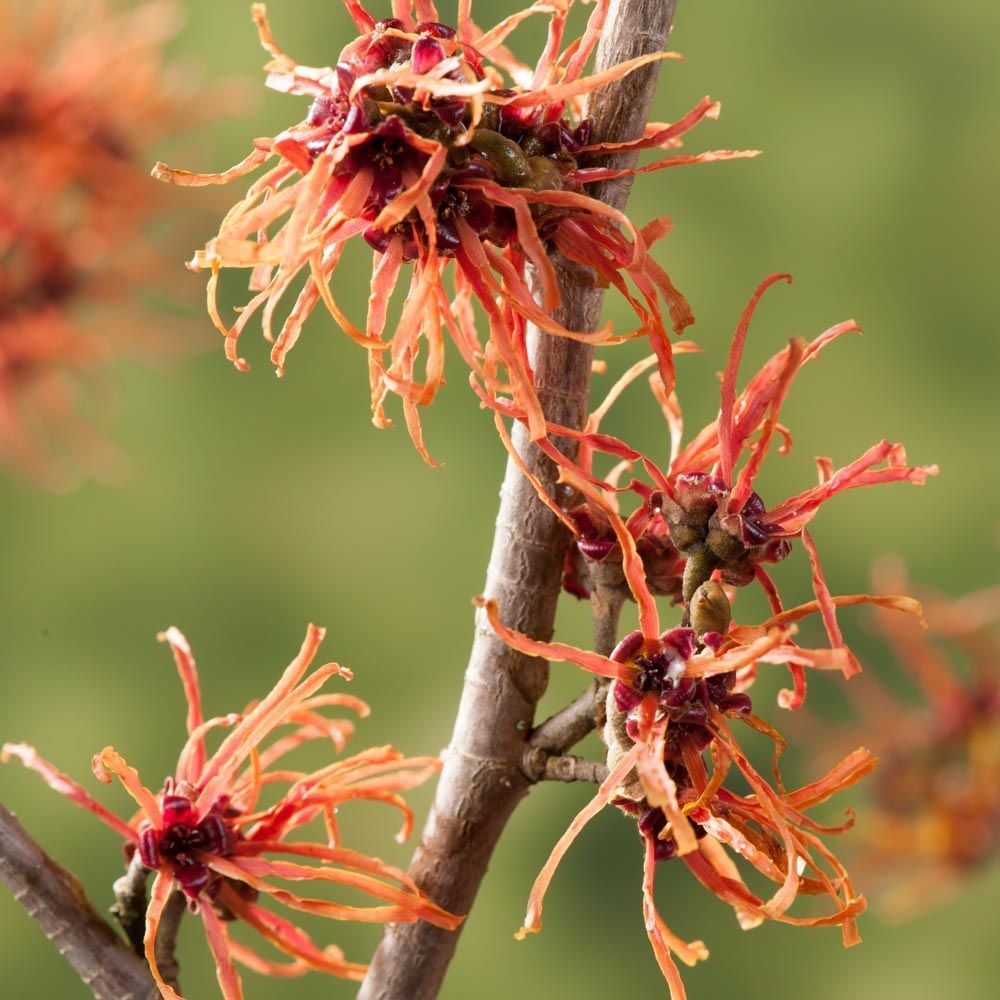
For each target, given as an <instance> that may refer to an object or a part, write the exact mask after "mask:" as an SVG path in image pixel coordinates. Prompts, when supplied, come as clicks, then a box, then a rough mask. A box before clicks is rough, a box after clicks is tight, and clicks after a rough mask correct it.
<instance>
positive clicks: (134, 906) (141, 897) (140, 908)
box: [111, 851, 149, 956]
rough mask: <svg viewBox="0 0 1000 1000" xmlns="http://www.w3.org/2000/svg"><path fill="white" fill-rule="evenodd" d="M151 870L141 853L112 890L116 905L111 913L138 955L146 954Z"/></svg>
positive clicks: (137, 854) (134, 857)
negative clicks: (148, 882) (147, 898)
mask: <svg viewBox="0 0 1000 1000" xmlns="http://www.w3.org/2000/svg"><path fill="white" fill-rule="evenodd" d="M148 878H149V869H148V868H147V867H146V866H145V865H144V864H143V863H142V859H141V858H140V857H139V852H138V851H136V852H135V854H133V855H132V860H131V861H130V862H129V866H128V870H127V871H126V872H125V874H124V875H122V877H121V878H120V879H116V880H115V883H114V885H113V886H112V889H113V890H114V894H115V903H114V906H112V907H111V913H112V915H113V916H114V918H115V920H117V921H118V923H119V924H121V927H122V930H123V931H124V932H125V937H127V938H128V942H129V944H130V945H132V950H133V951H134V952H135V953H136V954H137V955H140V956H141V955H143V954H144V945H143V939H144V938H145V936H146V902H147V900H146V881H147V879H148Z"/></svg>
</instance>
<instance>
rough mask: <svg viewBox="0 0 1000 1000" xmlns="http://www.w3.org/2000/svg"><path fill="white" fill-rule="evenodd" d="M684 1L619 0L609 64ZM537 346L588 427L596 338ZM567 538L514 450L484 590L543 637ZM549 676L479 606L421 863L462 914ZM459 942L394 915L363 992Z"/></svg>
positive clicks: (646, 79)
mask: <svg viewBox="0 0 1000 1000" xmlns="http://www.w3.org/2000/svg"><path fill="white" fill-rule="evenodd" d="M675 6H676V3H675V0H618V2H616V3H615V4H614V5H613V6H612V9H611V13H610V15H609V17H608V21H607V24H606V27H605V31H604V33H603V35H602V39H601V45H600V47H599V49H598V52H597V67H596V69H597V71H600V70H601V69H604V68H607V67H610V66H614V65H616V64H618V63H621V62H623V61H625V60H627V59H631V58H633V57H635V56H639V55H643V54H645V53H648V52H654V51H658V50H661V49H663V48H664V47H665V46H666V41H667V36H668V34H669V32H670V27H671V24H672V21H673V15H674V9H675ZM657 67H658V64H657V63H654V64H652V65H650V66H647V67H644V68H643V69H641V70H639V71H637V72H635V73H633V74H631V75H629V76H627V77H625V78H624V79H623V80H620V81H617V82H615V83H612V84H609V85H608V86H606V87H604V88H602V89H600V90H598V91H596V92H594V94H593V95H592V96H591V97H590V98H589V100H588V103H587V108H586V114H587V116H588V117H589V118H590V119H591V121H592V125H593V134H594V136H595V137H596V139H597V141H608V142H620V141H626V140H629V139H634V138H636V137H638V136H640V135H641V134H642V129H643V127H644V125H645V123H646V120H647V117H648V113H649V108H650V105H651V103H652V98H653V92H654V89H655V86H656V79H657V76H658V69H657ZM612 162H613V165H615V166H628V165H630V163H631V162H633V160H632V158H631V157H629V156H627V155H620V156H618V157H617V158H616V159H615V160H614V161H612ZM629 188H630V181H629V180H628V179H627V178H624V179H619V180H617V181H612V182H608V183H607V184H605V185H603V186H602V187H600V188H598V189H596V190H593V191H592V192H591V193H592V194H593V196H594V197H597V198H600V199H601V200H603V201H605V202H606V203H607V204H609V205H612V206H613V207H615V208H618V209H621V208H622V207H624V204H625V201H626V198H627V196H628V191H629ZM554 264H555V266H556V270H557V273H558V276H559V284H560V292H561V296H562V305H561V307H560V309H559V310H558V312H557V313H556V319H557V320H558V322H559V323H561V324H563V325H564V326H566V327H567V328H569V329H573V330H594V329H596V328H597V325H598V319H599V316H600V310H601V303H602V300H603V289H601V288H599V287H596V286H594V285H585V284H582V283H581V281H580V274H579V272H578V271H577V270H570V269H568V268H565V267H562V266H561V264H560V261H559V260H558V259H556V260H554ZM529 352H530V357H531V364H532V367H533V369H534V372H535V383H536V388H537V392H538V397H539V400H540V402H541V404H542V408H543V410H544V412H545V415H546V417H547V418H548V419H549V420H552V421H555V422H557V423H560V424H563V425H567V426H570V427H574V428H582V427H583V424H584V420H585V417H586V414H587V404H588V396H589V388H590V371H591V363H592V360H593V349H592V348H591V347H590V346H587V345H584V344H581V343H579V342H577V341H573V340H569V339H566V338H560V337H552V336H549V335H547V334H545V333H542V332H540V331H539V330H537V329H531V330H530V331H529ZM514 444H515V447H516V448H517V450H518V452H519V454H520V455H521V457H522V459H523V460H524V462H525V463H526V465H527V467H528V469H529V470H530V471H531V472H532V473H533V474H534V475H535V476H537V477H538V478H539V480H540V481H541V482H542V484H543V485H544V486H545V488H546V489H548V490H550V491H551V490H553V488H554V487H555V484H556V469H555V467H554V465H553V464H552V463H551V462H550V461H549V460H548V459H547V458H545V457H544V456H543V455H542V453H541V452H540V451H539V450H538V449H537V448H536V447H535V446H534V445H532V444H531V443H530V441H529V440H528V437H527V433H526V431H525V429H524V428H523V427H521V426H520V425H518V426H515V428H514ZM557 444H558V446H559V447H561V448H562V449H563V450H564V451H565V452H566V453H572V451H573V450H574V446H573V444H572V443H571V442H569V441H565V440H563V441H557ZM567 541H568V536H567V533H566V529H565V528H564V527H563V526H562V525H561V524H560V523H559V521H558V520H557V519H556V518H555V516H554V515H553V514H552V513H551V512H550V511H549V510H548V509H547V508H546V507H545V506H544V505H543V504H542V503H541V502H540V501H539V500H538V498H537V496H536V494H535V491H534V488H533V487H532V485H531V484H530V483H529V482H528V481H527V480H526V479H525V478H524V476H523V475H522V474H521V473H520V471H519V470H518V468H517V466H516V465H515V464H514V463H513V462H508V464H507V470H506V474H505V477H504V481H503V486H502V488H501V496H500V509H499V513H498V515H497V522H496V532H495V534H494V539H493V550H492V553H491V556H490V562H489V566H488V569H487V576H486V585H485V587H484V594H485V595H486V596H487V597H492V598H495V599H496V600H497V601H498V602H499V605H500V608H501V613H502V614H503V617H504V620H505V622H506V624H507V625H508V626H510V627H512V628H515V629H517V630H519V631H522V632H526V633H527V634H529V635H532V636H537V637H540V638H543V639H544V638H549V637H550V636H551V635H552V631H553V625H554V621H555V611H556V603H557V601H558V597H559V592H560V577H561V566H562V558H563V552H564V550H565V546H566V544H567ZM547 683H548V665H547V663H546V662H545V661H543V660H540V659H537V658H532V657H527V656H524V655H523V654H521V653H518V652H516V651H514V650H513V649H511V648H509V647H508V646H506V645H505V644H504V643H503V642H502V641H501V640H500V639H499V638H498V637H497V636H496V635H495V634H494V633H493V631H492V629H491V628H490V627H489V625H488V624H487V622H486V618H485V615H484V613H483V612H479V613H478V614H477V619H476V630H475V636H474V639H473V646H472V652H471V655H470V659H469V665H468V668H467V670H466V674H465V683H464V688H463V691H462V696H461V702H460V705H459V709H458V714H457V716H456V720H455V728H454V732H453V735H452V739H451V743H450V745H449V748H448V752H447V756H446V759H445V765H444V770H443V771H442V774H441V779H440V782H439V784H438V789H437V794H436V797H435V801H434V804H433V807H432V809H431V814H430V816H429V817H428V820H427V824H426V826H425V828H424V832H423V836H422V838H421V841H420V844H419V845H418V847H417V850H416V853H415V855H414V858H413V863H412V866H411V869H410V874H411V875H412V876H413V877H414V879H415V880H416V882H417V884H418V885H419V886H420V888H421V889H423V890H424V891H425V892H426V893H427V894H428V895H429V896H430V897H431V898H432V899H433V900H434V901H435V902H437V903H438V904H440V905H441V906H443V907H445V908H446V909H448V910H450V911H452V912H454V913H467V912H468V911H469V910H470V909H471V907H472V904H473V902H474V900H475V897H476V893H477V891H478V889H479V885H480V883H481V882H482V879H483V876H484V875H485V874H486V868H487V866H488V864H489V860H490V857H491V855H492V853H493V849H494V847H495V845H496V843H497V841H498V839H499V837H500V835H501V834H502V832H503V830H504V828H505V826H506V824H507V821H508V819H509V818H510V816H511V813H512V812H513V810H514V808H515V807H516V806H517V804H518V803H519V802H520V801H521V800H522V799H523V798H524V796H525V795H526V794H527V792H528V789H529V788H530V787H531V781H530V779H529V777H528V775H527V774H526V773H525V770H524V761H525V754H526V751H528V750H529V745H528V740H529V735H530V734H531V732H532V725H533V719H534V712H535V706H536V705H537V703H538V701H539V699H540V698H541V696H542V695H543V694H544V692H545V688H546V685H547ZM588 728H589V726H588ZM584 731H586V730H584ZM557 749H559V750H561V749H563V748H561V747H560V748H557ZM457 943H458V933H457V932H454V933H453V932H447V931H441V930H439V929H438V928H435V927H432V926H431V925H429V924H427V923H424V922H419V923H415V924H409V925H395V926H389V927H388V928H387V930H386V933H385V935H384V937H383V939H382V942H381V944H380V946H379V949H378V951H377V952H376V954H375V957H374V959H373V961H372V965H371V967H370V969H369V972H368V976H367V978H366V979H365V981H364V983H363V984H362V987H361V991H360V993H359V994H358V996H359V1000H401V998H406V1000H429V998H432V997H435V996H436V995H437V993H438V990H439V988H440V986H441V982H442V980H443V979H444V975H445V972H446V970H447V967H448V964H449V962H450V960H451V957H452V955H453V954H454V951H455V948H456V946H457Z"/></svg>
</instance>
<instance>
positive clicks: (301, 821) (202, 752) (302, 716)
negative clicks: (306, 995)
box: [3, 625, 461, 1000]
mask: <svg viewBox="0 0 1000 1000" xmlns="http://www.w3.org/2000/svg"><path fill="white" fill-rule="evenodd" d="M323 635H324V632H323V630H322V629H320V628H316V627H315V626H314V625H310V626H309V630H308V632H307V634H306V638H305V641H304V643H303V645H302V648H301V650H300V651H299V654H298V656H296V657H295V659H294V660H293V661H292V663H291V664H290V665H289V666H288V668H287V669H286V670H285V672H284V673H283V674H282V676H281V678H280V679H279V680H278V683H277V684H276V685H275V686H274V688H272V690H271V691H270V692H269V693H268V694H267V695H266V696H265V697H264V698H263V699H261V700H260V701H258V702H253V703H251V704H250V705H248V706H247V708H246V709H245V710H244V711H243V712H242V713H239V714H236V713H234V714H229V715H224V716H217V717H214V718H210V719H205V718H204V716H203V714H202V705H201V693H200V687H199V682H198V674H197V670H196V668H195V662H194V658H193V657H192V655H191V650H190V648H189V646H188V644H187V641H186V640H185V638H184V636H183V635H182V634H181V633H180V632H179V631H177V629H174V628H171V629H168V630H167V631H166V632H165V633H164V634H163V635H161V637H160V638H161V639H164V640H166V641H167V642H168V643H169V644H170V647H171V649H172V650H173V653H174V660H175V662H176V665H177V669H178V672H179V674H180V679H181V683H182V685H183V687H184V694H185V697H186V699H187V704H188V710H187V732H188V739H187V742H186V743H185V744H184V747H183V748H182V750H181V752H180V755H179V757H178V760H177V768H176V771H175V773H174V774H173V776H171V777H169V778H167V780H166V781H165V782H164V784H163V788H162V789H161V791H160V792H158V793H154V792H152V791H151V790H150V789H149V788H147V787H146V786H145V785H143V784H142V782H141V780H140V778H139V775H138V773H137V772H136V771H135V769H134V768H131V767H129V766H128V764H127V763H126V762H125V760H124V758H122V757H121V755H120V754H119V753H118V752H117V751H116V750H115V749H114V748H113V747H106V748H105V749H104V750H102V751H101V752H100V753H99V754H97V755H96V756H95V757H94V760H93V770H94V774H95V775H96V776H97V777H98V778H99V779H100V780H102V781H104V782H110V781H111V780H112V776H115V777H117V778H118V779H119V780H120V781H121V783H122V785H123V786H124V787H125V789H126V790H127V791H128V793H129V794H130V795H131V796H132V798H134V799H135V801H136V804H137V805H138V806H139V810H138V812H137V813H135V814H134V815H133V816H131V817H130V818H129V819H127V820H124V819H121V818H119V817H118V816H116V815H115V814H114V813H112V812H110V811H109V810H108V809H106V808H105V807H104V806H103V805H101V804H100V803H99V802H98V801H96V800H95V799H93V798H92V797H91V796H90V795H89V793H87V792H86V791H85V790H84V789H83V788H82V787H81V786H80V785H78V784H77V783H76V782H75V781H73V780H72V779H71V778H69V777H67V776H66V775H64V774H62V773H61V772H60V771H58V770H57V769H56V768H55V767H53V765H52V764H50V763H48V762H47V761H45V760H43V759H42V758H41V757H39V756H38V754H37V752H36V751H35V749H34V748H33V747H31V746H28V745H27V744H24V743H8V744H5V745H4V747H3V759H4V760H5V761H6V760H8V759H9V758H10V757H16V758H18V759H19V760H20V761H21V762H22V763H23V764H24V765H25V766H26V767H29V768H31V769H33V770H35V771H37V772H38V773H39V774H40V775H41V776H42V778H43V779H44V780H45V781H46V782H47V783H48V784H49V785H50V786H51V787H52V788H54V789H55V790H56V791H58V792H60V793H61V794H63V795H65V796H67V797H68V798H69V799H71V800H72V801H73V802H75V803H76V804H77V805H80V806H82V807H83V808H85V809H87V810H89V811H90V812H92V813H94V815H96V816H97V817H98V818H99V819H100V820H102V821H103V822H104V823H105V824H106V825H108V826H109V827H111V829H112V830H114V831H115V832H116V833H118V834H119V835H120V836H122V837H123V838H124V839H125V841H126V847H127V853H128V854H129V855H130V856H131V855H133V854H135V853H138V857H139V859H140V860H141V862H142V864H143V865H144V866H145V868H147V869H149V870H151V871H155V872H156V878H155V880H154V883H153V888H152V891H151V894H150V900H149V906H148V909H147V911H146V933H145V942H144V943H145V953H146V958H147V960H148V961H149V966H150V969H151V971H152V973H153V977H154V979H156V982H157V984H158V986H159V988H160V993H161V995H162V996H163V997H166V998H168V1000H176V998H177V997H178V994H177V993H176V991H175V990H174V989H173V988H172V987H171V986H170V985H168V984H167V983H166V982H164V980H163V977H162V976H161V975H160V971H159V969H158V966H157V960H156V951H155V946H156V937H157V931H158V929H159V925H160V921H161V916H162V913H163V908H164V906H165V905H166V903H167V900H168V898H169V897H170V895H171V894H172V893H173V892H174V891H175V890H180V891H181V892H183V893H184V895H185V896H186V897H187V900H188V906H189V908H190V909H191V910H192V911H193V912H196V913H197V914H198V915H199V916H200V918H201V921H202V923H203V925H204V928H205V933H206V936H207V938H208V944H209V947H210V949H211V951H212V954H213V956H214V958H215V962H216V968H217V973H218V979H219V983H220V985H221V987H222V993H223V995H224V996H225V997H226V998H227V1000H235V998H239V997H242V996H243V992H242V987H241V984H240V977H239V975H238V973H237V971H236V968H235V965H234V961H238V962H240V963H242V964H244V965H246V966H248V967H249V968H252V969H254V970H256V971H258V972H263V973H266V974H273V975H278V976H294V975H301V974H303V973H305V972H307V971H309V970H310V969H315V970H319V971H322V972H327V973H331V974H332V975H335V976H341V977H344V978H347V979H353V980H360V979H361V978H362V977H363V976H364V973H365V966H364V965H361V964H357V963H355V962H349V961H348V960H347V959H345V958H344V955H343V953H342V952H341V951H340V950H339V949H338V948H336V947H334V946H328V947H325V948H321V947H319V946H318V945H316V944H315V943H314V942H313V941H312V939H311V938H310V937H309V935H308V934H306V932H305V931H304V930H302V929H301V928H300V927H297V926H296V925H294V924H292V923H290V922H289V921H287V920H285V919H284V918H282V917H279V916H278V915H276V914H274V913H272V912H271V911H270V910H269V909H265V908H264V907H262V906H260V905H259V904H258V902H257V898H258V896H259V895H261V894H263V895H265V896H269V897H271V898H272V899H274V900H275V901H277V902H280V903H283V904H284V905H286V906H288V907H290V908H291V909H293V910H299V911H301V912H305V913H312V914H316V915H319V916H325V917H331V918H333V919H336V920H358V921H376V922H385V921H393V922H399V921H402V922H408V921H414V920H420V919H423V920H428V921H430V922H431V923H433V924H434V925H435V926H437V927H442V928H446V929H448V930H454V929H455V928H456V927H457V926H458V925H459V923H460V922H461V917H455V916H452V915H451V914H449V913H446V912H445V911H443V910H441V909H440V908H439V907H437V906H435V905H434V904H433V903H432V902H430V900H428V899H427V898H426V897H425V896H423V895H422V893H421V892H420V890H419V889H417V887H416V886H415V885H414V883H413V881H412V880H411V879H410V878H409V877H408V876H407V875H406V873H405V872H403V871H401V870H399V869H397V868H395V867H393V866H391V865H388V864H386V863H385V862H383V861H380V860H378V859H377V858H373V857H369V856H368V855H367V854H364V853H362V852H358V851H355V850H352V849H350V848H347V847H344V846H343V845H342V844H341V842H340V840H341V838H340V833H339V829H338V825H337V819H336V813H337V809H338V807H339V806H340V805H341V804H343V803H345V802H349V801H352V800H358V799H368V800H374V801H376V802H383V803H385V804H387V805H391V806H393V807H395V808H397V809H399V810H401V811H402V813H403V819H404V822H403V829H402V831H401V833H400V835H399V838H400V839H402V838H405V837H406V836H408V835H409V833H410V830H411V828H412V822H413V817H412V813H411V812H410V809H409V808H408V806H407V805H406V803H405V802H404V800H403V798H402V796H401V795H400V792H402V791H405V790H406V789H408V788H412V787H413V786H415V785H418V784H420V783H421V782H423V781H424V780H425V779H426V778H427V777H429V776H430V775H432V774H433V773H435V772H436V771H437V770H438V768H439V766H440V762H439V761H438V760H437V759H436V758H433V757H409V758H408V757H404V756H403V755H402V754H401V753H400V752H399V751H398V750H395V749H394V748H393V747H391V746H383V747H374V748H372V749H369V750H363V751H361V752H360V753H357V754H354V755H352V756H350V757H345V758H342V759H341V760H338V761H336V762H334V763H332V764H329V765H327V766H326V767H323V768H321V769H319V770H318V771H313V772H309V773H307V772H303V771H298V770H294V769H291V768H289V767H288V766H287V765H286V764H285V757H286V755H287V754H288V753H289V752H291V751H293V750H295V749H297V748H298V747H300V746H301V745H302V744H304V743H307V742H309V741H312V740H326V741H329V742H330V743H332V745H333V747H334V748H335V749H336V750H337V751H341V750H343V748H344V745H345V743H346V741H347V739H348V737H349V736H350V735H351V733H352V732H353V725H352V723H350V722H349V721H348V720H345V719H339V718H328V717H327V716H326V715H324V714H323V712H322V711H321V709H325V708H329V707H339V706H342V707H346V708H349V709H352V710H353V711H355V712H357V713H358V714H359V715H361V716H364V715H367V714H368V706H367V705H366V704H365V703H364V702H362V701H360V700H359V699H357V698H354V697H352V696H351V695H346V694H319V693H318V692H319V690H320V688H321V687H322V686H323V684H324V683H325V682H326V681H327V680H329V679H330V678H331V677H341V678H344V679H348V680H349V679H350V677H351V674H350V671H348V670H346V669H345V668H343V667H341V666H340V665H338V664H336V663H328V664H324V665H323V666H320V667H318V668H316V669H314V670H313V671H312V672H311V673H310V672H309V667H310V664H311V662H312V660H313V658H314V657H315V655H316V651H317V649H318V647H319V644H320V643H321V642H322V639H323ZM284 726H290V727H291V729H290V730H289V731H288V732H286V733H284V734H283V735H276V732H277V730H278V729H280V728H281V727H284ZM220 728H222V729H228V730H229V732H228V734H227V735H226V736H225V738H224V739H223V740H222V743H221V744H220V746H219V747H218V749H217V750H216V751H215V752H214V753H211V754H210V753H209V752H208V750H207V749H206V745H205V738H206V736H207V735H208V734H209V733H210V732H212V731H213V730H215V729H220ZM275 785H277V786H284V790H283V791H282V793H281V794H280V796H279V797H278V798H277V800H276V801H274V802H273V803H272V804H271V805H269V806H265V805H263V804H262V803H261V801H260V800H261V797H262V795H263V796H264V797H267V795H268V792H269V791H270V790H271V786H275ZM313 821H322V822H324V823H325V827H326V839H325V842H318V841H314V840H311V839H306V840H293V839H291V838H292V837H293V835H295V834H296V833H297V832H298V831H299V830H300V829H301V828H303V827H305V826H306V825H307V824H310V823H312V822H313ZM275 855H277V856H278V857H275ZM281 855H285V856H290V857H291V858H293V859H295V860H282V859H281V857H280V856H281ZM275 879H279V880H282V881H289V880H290V881H295V882H308V883H310V884H311V885H312V886H319V885H321V884H333V885H344V886H348V887H350V888H352V889H356V890H359V891H361V892H363V893H366V894H367V895H369V896H371V897H373V898H374V899H376V900H378V901H379V905H375V906H370V907H362V906H354V905H347V904H343V903H336V902H331V901H328V900H325V899H317V898H312V897H310V896H305V895H300V894H299V893H295V892H291V891H290V890H288V889H285V888H282V887H281V886H279V885H276V884H275V883H274V881H273V880H275ZM232 919H240V920H242V921H244V922H245V923H246V924H248V925H249V926H250V927H252V928H253V929H254V930H256V931H257V932H258V933H260V934H261V935H262V936H263V937H264V938H265V939H266V940H267V941H269V942H270V943H271V944H272V945H274V946H275V947H276V948H277V949H279V950H280V951H282V952H284V953H286V954H288V955H290V956H291V957H292V962H291V964H287V963H285V964H280V963H276V962H273V961H270V960H268V959H266V958H264V957H262V956H260V955H258V954H257V953H256V952H255V951H253V950H251V949H250V948H247V947H246V946H244V945H242V944H239V943H238V942H236V941H233V940H231V938H230V936H229V932H228V930H227V926H226V921H228V920H232Z"/></svg>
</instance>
